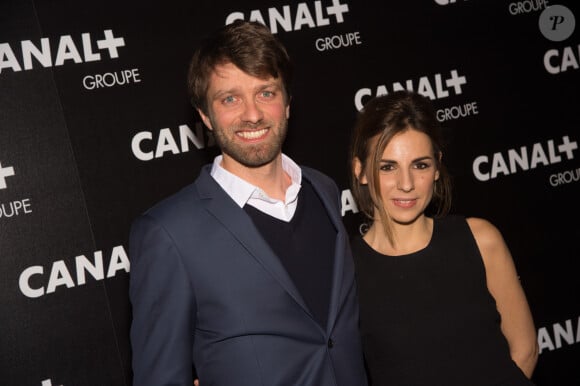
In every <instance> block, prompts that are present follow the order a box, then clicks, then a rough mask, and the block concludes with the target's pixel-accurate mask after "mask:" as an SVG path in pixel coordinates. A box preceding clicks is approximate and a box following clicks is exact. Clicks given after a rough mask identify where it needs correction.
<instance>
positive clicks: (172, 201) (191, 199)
mask: <svg viewBox="0 0 580 386" xmlns="http://www.w3.org/2000/svg"><path fill="white" fill-rule="evenodd" d="M202 173H203V171H202ZM210 178H211V177H210ZM206 180H207V178H206V176H202V175H200V176H198V177H197V178H196V180H195V181H194V182H192V183H190V184H189V185H186V186H184V187H183V188H181V189H180V190H178V191H177V192H175V193H173V194H171V195H170V196H167V197H165V198H163V199H162V200H160V201H158V202H157V203H155V204H154V205H153V206H151V207H150V208H149V209H147V210H146V211H145V212H144V214H145V215H147V216H150V217H154V218H157V219H158V220H162V219H172V218H179V217H180V216H183V215H184V214H185V213H188V214H190V215H191V214H192V213H195V211H197V210H200V209H201V208H202V205H201V201H202V199H203V197H202V194H201V193H200V185H207V184H208V182H207V181H206Z"/></svg>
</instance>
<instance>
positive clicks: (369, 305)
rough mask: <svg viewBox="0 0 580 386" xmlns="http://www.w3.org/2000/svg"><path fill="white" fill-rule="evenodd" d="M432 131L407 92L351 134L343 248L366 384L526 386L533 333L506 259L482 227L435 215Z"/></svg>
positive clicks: (438, 200) (364, 115) (425, 104)
mask: <svg viewBox="0 0 580 386" xmlns="http://www.w3.org/2000/svg"><path fill="white" fill-rule="evenodd" d="M439 130H440V128H439V123H438V121H437V119H436V115H435V112H434V110H433V108H432V106H431V103H430V101H429V100H428V99H427V98H425V97H423V96H421V95H419V94H416V93H413V92H408V91H400V92H394V93H391V94H389V95H387V96H381V97H377V98H375V99H373V100H371V101H370V102H368V103H367V105H366V106H365V107H364V109H363V110H362V112H361V114H360V115H359V117H358V119H357V123H356V125H355V130H354V133H353V139H352V145H351V158H350V159H351V161H352V171H353V173H352V179H351V183H352V191H353V194H354V196H355V199H356V201H357V204H358V206H359V209H360V210H361V211H362V212H363V213H364V214H365V215H366V216H367V218H368V220H369V223H368V227H366V228H367V229H366V231H365V232H364V234H363V235H362V237H358V236H357V237H355V238H354V239H353V241H352V248H353V254H354V257H355V263H356V272H357V285H358V289H359V299H360V318H361V320H360V328H361V333H362V338H363V344H364V350H365V358H366V361H367V366H368V369H369V375H370V379H371V382H372V384H373V385H375V386H376V385H380V386H382V385H397V386H403V385H413V386H419V385H429V386H433V385H435V386H453V385H458V386H477V385H482V386H483V385H485V386H491V385H506V386H507V385H509V386H516V385H532V384H533V383H532V382H531V381H530V380H529V378H530V377H531V376H532V372H533V370H534V367H535V365H536V361H537V357H538V347H537V342H536V332H535V327H534V323H533V319H532V315H531V312H530V309H529V307H528V303H527V301H526V297H525V294H524V291H523V289H522V287H521V285H520V283H519V280H518V276H517V273H516V270H515V266H514V263H513V260H512V257H511V254H510V252H509V249H508V247H507V246H506V243H505V242H504V240H503V238H502V236H501V234H500V232H499V231H498V230H497V228H496V227H494V226H493V225H492V224H491V223H489V222H488V221H486V220H483V219H480V218H464V217H461V216H457V215H447V212H448V211H449V208H450V205H451V201H450V193H451V186H450V179H449V176H448V174H447V172H446V169H445V167H444V165H443V163H442V158H443V153H442V145H441V138H440V133H439ZM426 210H429V212H428V213H431V212H430V211H431V210H433V213H434V215H433V217H431V216H428V215H427V214H426V213H425V212H426Z"/></svg>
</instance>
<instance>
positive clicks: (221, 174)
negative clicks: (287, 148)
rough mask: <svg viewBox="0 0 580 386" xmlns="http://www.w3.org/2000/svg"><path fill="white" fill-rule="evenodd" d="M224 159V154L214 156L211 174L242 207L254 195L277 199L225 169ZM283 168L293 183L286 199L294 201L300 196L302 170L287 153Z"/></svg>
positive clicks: (283, 157)
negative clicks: (269, 196)
mask: <svg viewBox="0 0 580 386" xmlns="http://www.w3.org/2000/svg"><path fill="white" fill-rule="evenodd" d="M222 160H223V156H222V155H218V156H217V157H215V158H214V160H213V164H212V167H211V172H210V174H211V176H212V177H213V178H214V180H216V182H217V183H218V184H219V185H220V186H221V187H222V189H223V190H225V191H226V193H227V194H228V195H229V196H230V197H231V198H232V199H233V200H234V201H235V203H236V204H237V205H238V206H239V207H240V208H242V207H243V206H244V205H245V204H246V203H247V202H248V200H250V198H252V197H255V198H257V197H258V196H261V198H262V199H267V200H269V201H275V200H273V199H271V198H268V197H267V196H266V194H265V193H264V192H263V191H262V189H260V188H259V187H257V186H255V185H252V184H250V183H249V182H247V181H246V180H244V179H242V178H240V177H238V176H236V175H235V174H233V173H230V172H229V171H227V170H226V169H224V168H223V167H222V166H221V163H222ZM282 169H283V170H284V171H285V172H286V173H287V174H288V176H290V179H291V181H292V184H291V185H290V187H289V188H288V190H287V192H286V201H287V202H290V201H294V200H296V197H297V196H298V191H299V189H300V184H301V183H302V170H301V169H300V167H299V166H298V165H297V164H296V163H295V162H294V161H293V160H292V159H291V158H290V157H288V156H287V155H285V154H282ZM264 196H265V197H264Z"/></svg>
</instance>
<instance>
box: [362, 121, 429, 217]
mask: <svg viewBox="0 0 580 386" xmlns="http://www.w3.org/2000/svg"><path fill="white" fill-rule="evenodd" d="M435 157H436V155H435V154H433V147H432V144H431V140H430V138H429V137H428V136H427V135H426V134H424V133H422V132H420V131H417V130H414V129H413V128H409V129H408V130H405V131H403V132H400V133H398V134H396V135H395V136H394V137H393V138H392V139H391V141H390V142H389V143H388V144H387V146H386V147H385V150H384V151H383V155H382V157H381V160H380V162H379V164H378V167H379V180H378V183H379V185H380V191H381V198H382V201H383V204H384V206H385V210H386V212H387V213H388V214H389V216H390V217H391V219H392V221H393V222H395V223H399V224H409V223H412V222H413V221H415V220H416V219H417V218H419V217H420V216H422V215H423V213H424V211H425V209H426V208H427V206H428V205H429V202H430V201H431V198H432V196H433V185H434V184H435V181H436V180H437V179H438V178H439V171H438V170H437V162H436V161H437V159H436V158H435ZM361 182H362V183H366V182H367V180H366V176H364V177H363V179H362V180H361Z"/></svg>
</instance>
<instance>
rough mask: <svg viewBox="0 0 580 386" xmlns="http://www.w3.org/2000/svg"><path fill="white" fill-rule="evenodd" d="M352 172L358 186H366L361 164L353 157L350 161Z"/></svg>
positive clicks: (366, 182) (365, 177)
mask: <svg viewBox="0 0 580 386" xmlns="http://www.w3.org/2000/svg"><path fill="white" fill-rule="evenodd" d="M352 172H353V173H354V176H355V177H356V179H357V180H358V182H359V184H361V185H366V184H368V181H367V176H366V173H364V172H363V167H362V162H360V159H359V158H358V157H354V159H353V161H352Z"/></svg>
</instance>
